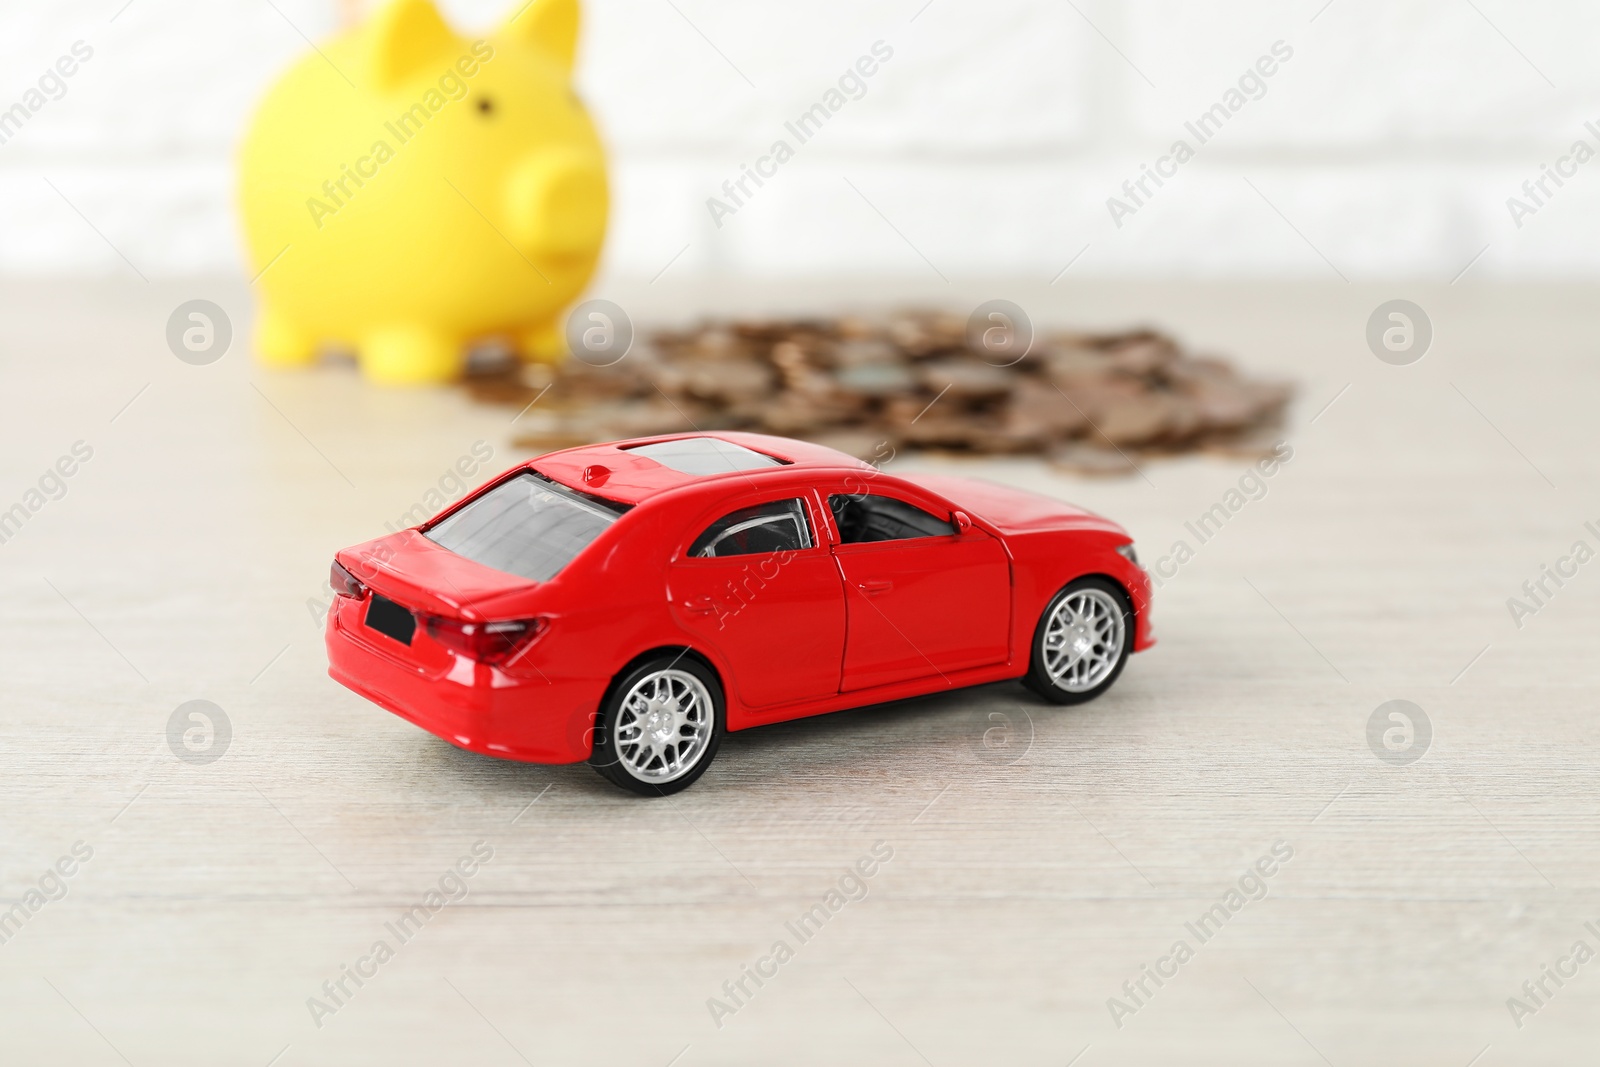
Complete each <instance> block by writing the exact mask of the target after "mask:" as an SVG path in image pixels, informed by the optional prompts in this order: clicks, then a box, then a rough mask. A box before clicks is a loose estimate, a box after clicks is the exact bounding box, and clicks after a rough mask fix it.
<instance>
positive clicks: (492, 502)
mask: <svg viewBox="0 0 1600 1067" xmlns="http://www.w3.org/2000/svg"><path fill="white" fill-rule="evenodd" d="M626 510H628V508H627V505H625V504H615V503H612V502H611V501H608V500H600V499H598V498H596V497H591V496H588V495H586V494H583V493H579V492H577V491H576V490H573V489H568V488H567V487H566V486H564V485H559V484H557V483H555V482H552V481H550V480H549V479H548V478H545V477H543V476H542V475H538V474H533V473H524V474H519V475H517V476H516V477H515V478H512V479H511V480H510V481H508V482H505V483H504V484H502V485H497V486H495V487H494V488H493V489H491V490H489V491H488V492H487V493H484V494H483V495H482V496H480V497H478V498H477V499H476V500H474V501H472V502H471V503H469V504H467V505H466V506H464V507H462V508H461V509H460V510H459V511H457V512H455V513H454V514H453V515H451V516H449V517H448V518H446V519H444V520H443V521H442V522H440V523H439V524H438V525H437V526H434V527H433V528H432V529H430V530H427V531H425V532H424V534H423V536H425V537H427V538H428V539H429V540H431V541H433V542H435V543H437V544H439V545H442V546H444V547H445V548H448V549H449V550H450V551H452V552H454V553H455V554H456V555H458V556H465V557H466V558H467V559H470V560H472V561H473V562H474V563H481V564H483V565H484V566H485V567H493V568H494V569H495V570H497V571H505V572H506V573H507V574H515V575H516V576H517V577H519V578H527V579H529V580H531V581H535V582H543V581H548V580H549V579H551V578H554V577H555V576H556V575H557V574H559V573H561V568H563V567H565V566H566V565H567V564H568V563H571V562H572V559H573V557H575V556H576V555H577V554H578V553H579V552H582V551H583V550H584V549H585V548H587V547H588V546H589V545H590V544H591V543H592V542H593V541H594V539H595V538H597V537H599V536H600V535H601V534H602V533H604V532H605V530H606V528H607V527H608V526H610V525H611V524H612V523H614V522H616V521H617V518H618V517H619V516H620V515H621V514H622V513H623V512H624V511H626Z"/></svg>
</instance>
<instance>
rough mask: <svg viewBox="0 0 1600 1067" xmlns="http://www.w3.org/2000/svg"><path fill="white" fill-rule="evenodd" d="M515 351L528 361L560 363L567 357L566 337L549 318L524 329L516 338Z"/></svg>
mask: <svg viewBox="0 0 1600 1067" xmlns="http://www.w3.org/2000/svg"><path fill="white" fill-rule="evenodd" d="M517 352H518V353H519V354H520V355H521V356H522V358H523V360H524V361H525V362H528V363H560V362H561V361H562V360H564V359H566V358H567V339H566V336H565V335H564V334H563V333H562V332H561V328H560V327H559V326H558V325H557V324H556V320H554V319H551V320H550V321H549V322H546V323H542V324H540V325H538V326H535V327H534V328H532V329H530V330H524V331H523V332H522V334H521V336H520V337H518V338H517Z"/></svg>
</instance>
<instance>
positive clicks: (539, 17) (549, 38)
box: [501, 0, 578, 71]
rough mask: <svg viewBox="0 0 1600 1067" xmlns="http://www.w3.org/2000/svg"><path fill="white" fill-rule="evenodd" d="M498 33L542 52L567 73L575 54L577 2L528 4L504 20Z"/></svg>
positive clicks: (559, 0)
mask: <svg viewBox="0 0 1600 1067" xmlns="http://www.w3.org/2000/svg"><path fill="white" fill-rule="evenodd" d="M501 32H502V33H504V34H505V35H506V36H507V37H510V38H512V39H513V40H517V41H521V42H522V43H523V44H526V45H529V46H531V47H534V48H540V49H543V50H544V51H545V52H547V53H548V54H549V55H550V56H551V57H553V58H554V59H555V61H556V62H557V63H559V64H561V68H562V69H563V70H567V71H570V70H571V69H572V62H573V56H574V55H575V54H576V53H577V51H578V0H529V2H528V3H526V4H524V5H523V7H522V8H521V10H519V11H518V12H517V13H516V14H514V15H512V16H511V17H510V18H509V19H507V20H506V24H505V26H504V27H502V29H501Z"/></svg>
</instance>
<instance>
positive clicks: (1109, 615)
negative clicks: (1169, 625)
mask: <svg viewBox="0 0 1600 1067" xmlns="http://www.w3.org/2000/svg"><path fill="white" fill-rule="evenodd" d="M1132 647H1133V612H1132V611H1131V610H1130V609H1129V606H1128V598H1127V594H1125V593H1124V592H1123V591H1122V589H1121V588H1120V587H1118V586H1117V585H1116V583H1114V582H1112V581H1110V580H1108V579H1105V578H1094V577H1090V578H1079V579H1078V580H1077V581H1075V582H1072V583H1070V584H1068V585H1067V587H1066V588H1065V589H1062V590H1061V591H1060V592H1059V593H1057V594H1056V595H1055V596H1054V597H1053V598H1052V599H1051V601H1050V603H1049V605H1048V606H1047V607H1046V608H1045V609H1044V614H1043V615H1041V616H1040V618H1039V627H1038V629H1037V630H1036V631H1035V632H1034V635H1033V656H1032V661H1031V663H1030V665H1029V667H1028V673H1027V674H1026V675H1024V676H1023V679H1022V683H1023V684H1024V685H1026V686H1027V687H1028V688H1029V689H1032V690H1033V691H1034V692H1035V693H1038V694H1039V695H1040V696H1042V697H1044V698H1045V699H1046V700H1048V701H1051V702H1052V703H1055V704H1082V703H1084V702H1085V701H1088V700H1093V699H1094V698H1095V697H1097V696H1099V695H1100V694H1101V693H1104V692H1105V691H1106V690H1107V689H1110V688H1111V683H1112V682H1115V681H1116V680H1117V675H1119V674H1121V673H1122V665H1123V664H1124V663H1126V662H1127V660H1128V652H1129V651H1130V650H1131V649H1132Z"/></svg>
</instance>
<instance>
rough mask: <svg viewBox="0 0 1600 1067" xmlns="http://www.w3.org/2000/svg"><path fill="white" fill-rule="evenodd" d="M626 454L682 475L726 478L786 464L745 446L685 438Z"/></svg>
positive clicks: (645, 446) (707, 439)
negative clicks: (727, 474) (729, 473)
mask: <svg viewBox="0 0 1600 1067" xmlns="http://www.w3.org/2000/svg"><path fill="white" fill-rule="evenodd" d="M627 451H629V452H632V453H633V454H634V455H636V456H644V457H645V458H647V459H653V460H655V461H656V462H657V463H659V464H661V465H662V466H663V467H667V468H669V469H671V470H675V471H678V472H679V473H681V474H726V473H728V472H729V471H753V470H759V469H760V468H762V467H779V466H782V465H783V464H784V463H785V462H787V461H786V460H781V459H778V458H776V457H774V456H767V455H763V454H762V453H760V452H752V451H751V450H750V449H748V448H745V447H744V446H743V445H736V444H734V443H733V442H732V441H722V440H719V439H717V438H715V437H684V438H680V439H679V440H676V441H657V442H656V443H655V444H653V445H634V446H633V447H632V448H630V449H628V450H627Z"/></svg>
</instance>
